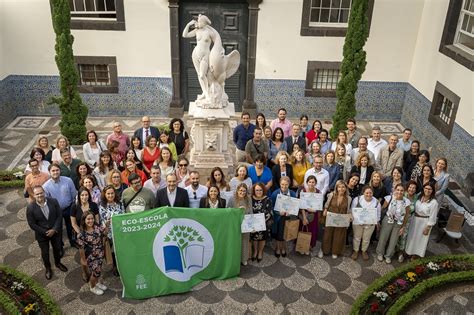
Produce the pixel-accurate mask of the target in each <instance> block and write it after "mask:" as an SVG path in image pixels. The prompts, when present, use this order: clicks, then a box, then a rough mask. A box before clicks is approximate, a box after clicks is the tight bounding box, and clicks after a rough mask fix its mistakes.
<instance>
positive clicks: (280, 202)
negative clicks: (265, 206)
mask: <svg viewBox="0 0 474 315" xmlns="http://www.w3.org/2000/svg"><path fill="white" fill-rule="evenodd" d="M274 209H275V211H278V212H280V211H285V212H288V213H289V214H290V215H298V212H299V211H300V200H299V199H298V198H293V197H290V196H285V195H281V194H279V195H278V196H277V199H276V202H275V208H274Z"/></svg>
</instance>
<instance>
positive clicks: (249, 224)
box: [241, 213, 267, 233]
mask: <svg viewBox="0 0 474 315" xmlns="http://www.w3.org/2000/svg"><path fill="white" fill-rule="evenodd" d="M266 229H267V225H266V224H265V213H256V214H246V215H244V220H243V221H242V225H241V231H242V233H250V232H259V231H265V230H266Z"/></svg>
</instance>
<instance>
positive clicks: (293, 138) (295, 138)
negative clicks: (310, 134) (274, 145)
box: [285, 124, 306, 154]
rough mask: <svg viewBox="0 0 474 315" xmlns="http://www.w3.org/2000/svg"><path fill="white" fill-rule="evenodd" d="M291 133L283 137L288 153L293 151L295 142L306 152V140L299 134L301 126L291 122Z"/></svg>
mask: <svg viewBox="0 0 474 315" xmlns="http://www.w3.org/2000/svg"><path fill="white" fill-rule="evenodd" d="M291 130H292V131H291V135H290V136H288V137H286V138H285V142H286V148H287V149H286V152H288V154H292V153H293V145H294V144H295V143H296V144H298V146H299V147H300V149H301V150H303V151H304V152H306V140H305V139H304V138H303V137H301V136H300V131H301V127H300V125H298V124H293V127H292V129H291Z"/></svg>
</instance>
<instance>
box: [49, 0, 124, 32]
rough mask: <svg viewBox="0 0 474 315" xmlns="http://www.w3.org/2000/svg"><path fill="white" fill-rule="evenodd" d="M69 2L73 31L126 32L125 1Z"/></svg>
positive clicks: (91, 0)
mask: <svg viewBox="0 0 474 315" xmlns="http://www.w3.org/2000/svg"><path fill="white" fill-rule="evenodd" d="M51 1H52V0H50V2H51ZM68 1H69V7H70V8H71V29H76V30H108V31H125V10H124V0H68Z"/></svg>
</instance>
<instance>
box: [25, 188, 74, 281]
mask: <svg viewBox="0 0 474 315" xmlns="http://www.w3.org/2000/svg"><path fill="white" fill-rule="evenodd" d="M33 196H34V198H35V201H33V202H30V204H28V207H27V208H26V219H27V220H28V225H29V226H30V228H31V229H32V230H33V231H35V238H36V241H37V242H38V245H39V247H40V249H41V258H42V259H43V264H44V267H45V268H46V272H45V276H46V279H48V280H50V279H51V277H52V275H53V272H52V270H51V262H50V260H49V243H51V247H53V255H54V264H55V265H56V268H58V269H59V270H61V271H63V272H67V268H66V266H64V265H63V264H62V263H61V253H60V251H61V238H62V234H63V230H62V227H63V225H62V223H63V216H62V211H61V208H60V207H59V204H58V202H57V201H56V199H54V198H46V197H45V193H44V189H43V187H41V186H35V187H33Z"/></svg>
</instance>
